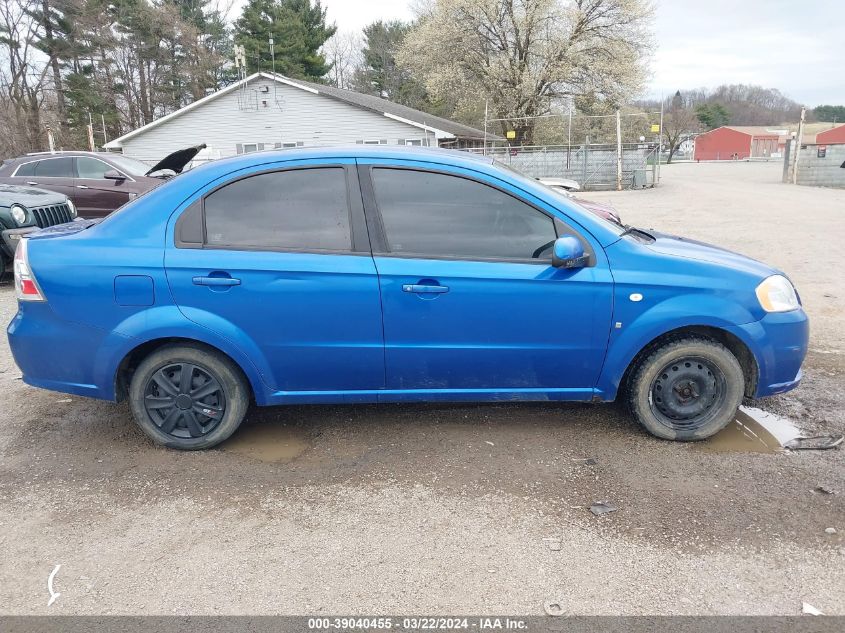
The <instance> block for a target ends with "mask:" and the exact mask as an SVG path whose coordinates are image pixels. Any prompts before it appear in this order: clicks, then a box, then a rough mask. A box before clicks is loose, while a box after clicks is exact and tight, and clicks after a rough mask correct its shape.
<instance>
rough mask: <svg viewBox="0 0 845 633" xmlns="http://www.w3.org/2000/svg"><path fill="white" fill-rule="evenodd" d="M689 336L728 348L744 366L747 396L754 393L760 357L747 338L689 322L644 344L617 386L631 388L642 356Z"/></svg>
mask: <svg viewBox="0 0 845 633" xmlns="http://www.w3.org/2000/svg"><path fill="white" fill-rule="evenodd" d="M686 337H698V338H704V339H708V340H711V341H716V342H717V343H721V344H722V345H724V346H725V347H726V348H728V351H730V352H731V354H733V355H734V357H735V358H736V359H737V361H739V364H740V367H742V373H743V376H744V377H745V396H746V397H747V398H751V397H753V396H754V393H755V392H756V390H757V381H758V379H759V376H760V369H759V367H758V365H757V359H756V358H755V356H754V354H753V353H752V351H751V349H750V348H749V347H748V345H747V344H746V343H745V341H743V340H742V339H741V338H739V337H738V336H736V335H735V334H733V333H731V332H728V331H727V330H724V329H722V328H719V327H716V326H712V325H686V326H682V327H678V328H675V329H672V330H668V331H666V332H663V333H662V334H660V335H658V336H655V337H654V338H652V339H651V340H650V341H648V342H647V343H646V344H645V345H642V346H641V347H640V349H639V351H637V353H636V354H634V355H633V357H632V358H631V359H630V360H629V362H628V363H627V365H626V367H625V371H624V372H623V373H622V377H621V379H620V380H619V383H618V385H617V389H618V390H622V391H624V390H626V389H627V388H628V382H629V381H630V379H631V375H632V374H633V373H634V371H635V369H636V368H637V367H638V366H639V364H640V363H641V362H642V359H643V358H645V357H646V356H648V355H649V354H650V353H651V352H652V351H653V350H654V349H656V348H658V347H661V346H662V345H665V344H666V343H667V342H669V341H673V340H678V339H680V338H686Z"/></svg>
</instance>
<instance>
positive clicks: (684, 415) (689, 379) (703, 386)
mask: <svg viewBox="0 0 845 633" xmlns="http://www.w3.org/2000/svg"><path fill="white" fill-rule="evenodd" d="M726 392H727V389H726V380H725V375H724V373H723V372H722V371H721V370H720V369H719V368H718V367H717V366H716V365H715V364H714V363H712V362H711V361H709V360H707V359H705V358H701V357H695V356H690V357H684V358H679V359H676V360H673V361H672V362H670V363H667V364H666V365H665V366H664V367H663V368H662V369H661V370H660V371H659V372H658V373H657V375H656V377H655V378H654V380H653V381H652V383H651V389H650V390H649V404H650V406H651V410H652V413H654V415H655V416H656V417H657V418H658V419H659V420H660V421H661V422H662V423H663V424H665V425H667V426H668V427H669V428H671V429H674V430H686V431H694V430H696V429H698V428H700V427H701V426H703V425H704V424H706V423H707V422H708V421H709V420H710V418H711V417H712V415H713V413H714V412H717V411H719V410H720V409H721V407H722V405H723V403H724V401H725V397H726Z"/></svg>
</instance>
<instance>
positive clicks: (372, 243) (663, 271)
mask: <svg viewBox="0 0 845 633" xmlns="http://www.w3.org/2000/svg"><path fill="white" fill-rule="evenodd" d="M68 270H73V274H72V275H69V274H68ZM15 287H16V293H17V297H18V300H19V301H18V312H17V314H16V315H15V316H14V318H13V319H12V321H11V323H10V325H9V327H8V336H9V343H10V347H11V350H12V353H13V355H14V358H15V361H16V363H17V364H18V367H20V369H21V373H22V376H23V380H24V382H26V383H27V384H29V385H33V386H35V387H41V388H45V389H52V390H54V391H61V392H67V393H72V394H77V395H80V396H90V397H93V398H100V399H104V400H111V401H121V400H127V401H128V403H129V406H130V409H131V411H132V413H133V416H134V418H135V420H136V421H137V423H138V425H139V426H140V427H141V428H142V429H143V430H144V432H145V433H147V435H149V437H151V438H152V439H153V440H154V441H156V442H159V443H161V444H165V445H167V446H170V447H173V448H179V449H190V450H195V449H201V448H208V447H210V446H214V445H216V444H218V443H219V442H222V441H223V440H225V439H226V438H227V437H229V436H230V435H231V434H232V433H233V432H234V431H235V430H236V429H237V427H238V425H239V424H240V423H241V421H242V420H243V419H244V416H245V415H247V410H248V405H249V404H250V403H251V402H254V403H256V404H257V405H284V404H303V403H311V404H317V403H319V404H333V403H344V404H352V403H364V402H373V403H382V402H419V401H441V402H442V401H464V402H466V401H486V402H513V401H531V400H537V401H581V402H608V401H612V400H615V399H617V398H621V399H624V400H625V401H626V402H627V403H628V405H629V407H630V410H631V411H632V412H633V414H634V417H635V418H636V419H637V420H638V421H639V422H640V423H641V424H642V425H643V426H644V427H645V428H646V429H647V430H648V431H650V432H651V433H652V434H654V435H656V436H657V437H661V438H665V439H672V440H685V441H689V440H701V439H704V438H707V437H710V436H711V435H713V434H714V433H716V432H718V431H719V430H721V429H722V428H724V427H725V425H727V424H728V423H729V422H730V421H732V420H733V419H734V416H735V415H736V411H737V407H738V406H739V404H740V402H741V401H742V400H743V398H757V397H762V396H769V395H773V394H777V393H782V392H784V391H788V390H790V389H793V388H795V387H796V386H798V384H799V382H800V380H801V363H802V361H803V359H804V356H805V354H806V352H807V344H808V340H809V325H808V319H807V315H806V314H805V313H804V310H803V309H802V306H801V301H800V299H799V297H798V294H797V293H796V291H795V288H794V287H793V285H792V283H791V282H790V280H789V279H788V278H787V277H786V275H785V274H784V273H783V272H781V271H779V270H777V269H775V268H773V267H771V266H769V265H766V264H764V263H761V262H758V261H755V260H753V259H750V258H748V257H744V256H742V255H739V254H736V253H731V252H729V251H726V250H723V249H720V248H718V247H716V246H710V245H707V244H702V243H699V242H695V241H691V240H686V239H683V238H679V237H676V236H672V235H665V234H660V233H657V232H655V231H651V230H643V229H639V228H635V227H632V226H627V227H623V226H619V225H618V224H616V223H614V222H610V221H607V220H605V219H603V218H601V217H599V216H597V215H595V214H593V213H591V212H589V211H587V210H585V209H584V208H583V207H582V206H580V205H578V204H574V203H572V202H571V201H570V200H569V199H568V198H565V197H563V196H559V195H557V194H554V193H552V192H551V191H550V190H549V189H548V188H547V187H545V186H543V185H541V184H540V183H538V182H537V181H536V180H533V179H531V178H527V177H525V176H521V175H519V174H518V173H516V172H514V171H512V170H507V169H504V168H502V167H500V166H499V165H497V164H496V163H494V162H493V160H492V159H490V158H489V157H483V156H473V155H470V154H468V153H465V152H452V151H446V150H441V149H430V148H420V147H417V148H404V147H386V146H382V147H379V146H363V145H357V146H352V147H339V148H313V149H301V150H284V151H268V152H257V153H251V154H245V155H241V156H237V157H231V158H226V159H222V160H216V161H212V162H210V163H207V164H205V165H201V166H199V167H196V168H195V169H192V170H190V171H189V172H186V173H184V174H183V175H181V176H179V177H178V178H174V179H172V180H170V181H169V182H167V183H165V184H163V185H162V186H160V187H157V188H156V189H154V190H153V191H151V192H150V193H148V194H147V195H145V196H143V197H141V198H138V199H137V200H134V201H133V202H131V203H129V204H127V205H126V206H124V207H123V208H122V209H121V210H120V211H118V212H117V213H114V214H112V215H111V216H109V217H108V218H106V219H105V220H102V221H101V222H95V221H91V220H88V221H82V222H76V223H74V224H63V225H61V226H55V227H51V228H48V229H44V230H42V231H39V232H37V233H33V234H32V235H31V236H30V237H29V238H28V239H26V240H22V241H21V243H20V246H19V247H18V250H17V253H16V256H15ZM57 349H61V350H62V362H61V363H58V362H56V356H55V352H56V350H57Z"/></svg>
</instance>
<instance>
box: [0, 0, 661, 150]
mask: <svg viewBox="0 0 845 633" xmlns="http://www.w3.org/2000/svg"><path fill="white" fill-rule="evenodd" d="M231 2H232V0H4V1H3V3H2V4H1V5H0V156H11V155H16V154H19V153H22V152H26V151H35V150H40V149H44V148H45V146H46V138H47V136H46V129H47V128H48V127H49V128H50V129H51V130H52V133H53V136H54V137H55V139H56V145H57V146H59V147H64V148H84V147H86V146H87V144H88V143H87V125H88V124H89V123H90V124H92V125H93V127H94V129H95V132H96V144H97V145H102V143H103V139H105V138H114V137H115V136H118V135H120V134H123V133H125V132H127V131H129V130H131V129H134V128H137V127H139V126H141V125H144V124H146V123H149V122H150V121H152V120H154V119H156V118H158V117H161V116H164V115H166V114H168V113H170V112H173V111H174V110H177V109H178V108H180V107H183V106H185V105H187V104H188V103H191V102H193V101H195V100H197V99H199V98H202V97H203V96H206V95H208V94H210V93H212V92H214V91H215V90H219V89H220V88H222V87H225V86H227V85H229V84H231V83H232V82H233V81H236V80H237V72H236V69H235V68H234V64H233V46H234V45H235V44H238V45H242V46H244V49H245V52H246V63H247V67H248V70H249V71H253V72H254V71H256V70H262V71H269V70H271V68H272V67H273V66H274V65H275V70H276V71H277V72H279V73H281V74H284V75H286V76H290V77H293V78H303V79H308V80H311V81H317V82H325V83H329V84H333V85H336V86H339V87H342V88H351V89H354V90H358V91H361V92H365V93H368V94H375V95H378V96H381V97H383V98H386V99H390V100H392V101H396V102H398V103H402V104H405V105H409V106H411V107H415V108H419V109H422V110H426V111H428V112H431V113H433V114H438V115H442V116H450V117H454V118H456V119H458V120H461V121H465V122H477V121H478V120H479V117H480V116H483V109H484V107H485V103H486V104H487V105H488V107H489V115H490V117H491V118H498V119H504V120H503V121H502V122H501V123H500V125H499V127H500V128H501V129H502V130H504V129H511V130H515V131H517V132H518V135H519V139H520V141H524V142H531V141H532V138H533V134H534V131H535V127H536V124H535V122H534V119H533V118H532V117H535V116H537V115H542V114H545V113H548V112H550V111H552V110H553V109H554V108H555V107H556V105H557V104H559V103H561V102H562V101H569V102H571V101H573V100H581V101H584V102H591V103H592V102H597V101H601V102H603V103H607V104H621V103H625V102H627V101H628V100H630V99H631V98H633V97H634V96H635V95H636V94H637V92H639V90H640V89H641V88H642V85H643V82H644V79H645V75H646V69H645V57H646V55H647V54H648V53H649V51H650V50H651V45H652V40H651V35H650V31H649V28H650V23H651V18H652V15H653V7H652V4H651V0H431V1H429V2H425V3H420V8H419V10H418V13H417V15H416V17H415V19H414V20H413V21H411V22H408V23H403V22H375V23H373V24H371V25H369V26H367V27H366V28H365V29H364V30H363V33H360V34H351V33H349V32H348V31H344V32H340V33H339V32H338V28H337V25H335V24H332V23H330V22H329V21H328V20H327V16H326V9H325V7H323V6H322V3H321V2H320V0H249V1H248V2H247V3H246V4H245V5H244V7H243V9H242V11H241V13H240V14H239V15H237V16H230V15H229V13H230V8H231ZM226 3H228V4H226ZM271 38H272V40H273V45H272V49H271V45H270V39H271Z"/></svg>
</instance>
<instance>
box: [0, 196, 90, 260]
mask: <svg viewBox="0 0 845 633" xmlns="http://www.w3.org/2000/svg"><path fill="white" fill-rule="evenodd" d="M74 219H76V209H75V208H74V206H73V202H71V201H70V199H68V197H67V196H63V195H62V194H60V193H56V192H54V191H47V190H46V189H36V188H35V187H18V186H15V185H0V277H2V276H3V274H4V273H5V272H6V270H7V269H8V266H9V264H10V263H11V261H12V257H14V255H15V249H16V248H17V245H18V242H19V241H20V240H21V239H23V238H24V237H25V236H27V235H29V234H30V233H32V232H33V231H37V230H39V229H43V228H47V227H50V226H55V225H57V224H64V223H65V222H72V221H73V220H74Z"/></svg>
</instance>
